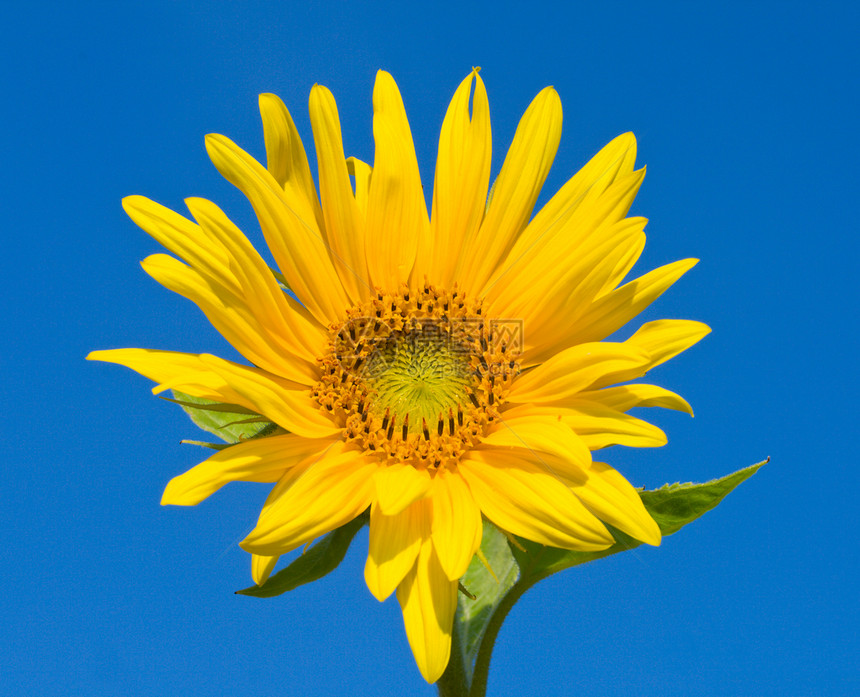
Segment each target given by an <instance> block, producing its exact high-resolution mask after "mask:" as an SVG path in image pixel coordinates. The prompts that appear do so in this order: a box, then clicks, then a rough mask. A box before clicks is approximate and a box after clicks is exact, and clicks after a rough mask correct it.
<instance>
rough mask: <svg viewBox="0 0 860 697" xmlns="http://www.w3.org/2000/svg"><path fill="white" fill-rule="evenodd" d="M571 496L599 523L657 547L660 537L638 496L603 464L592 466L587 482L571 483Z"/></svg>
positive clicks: (619, 476)
mask: <svg viewBox="0 0 860 697" xmlns="http://www.w3.org/2000/svg"><path fill="white" fill-rule="evenodd" d="M570 486H571V488H572V490H573V493H574V494H576V496H577V497H578V498H579V500H580V501H582V502H583V503H584V504H585V505H586V506H587V507H588V510H590V511H591V512H592V513H594V514H595V515H596V516H597V517H598V518H600V519H601V520H603V521H605V522H607V523H609V524H610V525H612V526H613V527H616V528H618V529H619V530H621V531H622V532H626V533H627V534H628V535H630V536H631V537H635V538H636V539H637V540H640V541H642V542H644V543H646V544H649V545H654V546H658V545H659V544H660V539H661V537H662V535H661V534H660V528H659V527H658V525H657V523H656V522H655V521H654V519H653V518H652V517H651V515H650V514H649V513H648V511H647V510H645V506H643V505H642V499H641V498H639V494H637V493H636V490H635V489H634V488H633V487H632V486H631V485H630V483H629V482H628V481H627V480H626V479H625V478H624V477H622V476H621V474H620V473H618V472H617V471H616V470H614V469H612V468H611V467H610V466H609V465H607V464H604V463H603V462H595V463H593V464H592V466H591V469H590V470H589V472H588V479H587V480H586V481H585V482H582V483H575V482H571V483H570Z"/></svg>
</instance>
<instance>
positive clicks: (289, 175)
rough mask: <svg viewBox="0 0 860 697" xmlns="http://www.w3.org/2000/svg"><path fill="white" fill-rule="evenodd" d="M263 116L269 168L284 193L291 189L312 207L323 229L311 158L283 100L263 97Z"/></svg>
mask: <svg viewBox="0 0 860 697" xmlns="http://www.w3.org/2000/svg"><path fill="white" fill-rule="evenodd" d="M259 103H260V116H261V117H262V119H263V138H264V139H265V141H266V167H267V169H268V170H269V173H270V174H271V175H272V177H274V179H275V181H276V182H278V184H279V185H280V186H281V188H283V189H287V188H291V189H293V190H295V191H296V192H297V194H298V195H299V196H300V197H301V198H303V199H304V200H306V201H308V203H310V205H311V208H313V211H314V218H316V221H317V225H318V226H319V227H322V226H323V217H322V211H321V210H320V204H319V201H318V200H317V190H316V187H315V186H314V179H313V176H312V175H311V168H310V166H309V165H308V156H307V154H306V153H305V146H304V145H303V144H302V139H301V136H299V131H298V129H297V128H296V124H295V123H293V117H292V116H290V112H289V111H288V110H287V107H286V105H285V104H284V103H283V102H282V101H281V98H280V97H278V96H277V95H275V94H261V95H260V98H259Z"/></svg>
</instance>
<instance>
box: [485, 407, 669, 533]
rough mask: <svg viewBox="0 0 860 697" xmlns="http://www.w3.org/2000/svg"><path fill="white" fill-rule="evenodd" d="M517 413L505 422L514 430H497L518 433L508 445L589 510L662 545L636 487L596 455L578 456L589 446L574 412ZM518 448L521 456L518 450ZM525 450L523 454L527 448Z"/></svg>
mask: <svg viewBox="0 0 860 697" xmlns="http://www.w3.org/2000/svg"><path fill="white" fill-rule="evenodd" d="M513 411H514V412H515V413H519V414H522V416H513V417H508V418H506V419H505V422H506V424H507V425H509V426H511V428H508V429H500V430H499V431H497V432H496V433H495V434H494V435H499V434H503V433H505V432H507V433H513V434H515V437H514V438H507V439H503V441H502V442H503V443H504V444H506V445H513V446H514V447H516V448H526V449H527V450H528V451H529V453H530V454H531V455H532V456H533V460H534V461H535V462H539V463H540V465H541V466H542V467H543V468H544V470H545V471H546V472H547V473H549V474H551V475H552V476H553V477H555V478H556V479H557V480H558V481H559V482H561V483H563V484H564V485H565V486H567V487H569V488H570V489H571V491H573V493H574V494H576V496H577V498H578V499H579V500H580V501H581V502H582V503H583V504H584V505H585V507H586V508H587V510H588V511H589V512H591V513H592V514H594V515H595V516H597V517H598V518H599V519H600V520H602V521H604V522H606V523H609V524H610V525H614V526H615V527H617V528H619V529H620V530H623V531H624V532H626V533H628V534H629V535H632V536H633V537H635V538H636V539H639V540H642V541H644V542H648V543H649V544H659V543H660V531H659V528H658V527H657V524H656V523H655V522H654V520H653V519H652V518H651V516H650V515H649V514H648V512H647V511H646V510H645V507H644V506H643V505H642V501H641V499H640V498H639V496H638V494H636V491H635V490H634V489H633V487H631V486H630V484H628V483H627V481H626V480H625V479H624V478H623V477H622V476H621V475H620V474H618V473H617V472H615V470H612V468H610V467H608V466H607V465H604V464H602V463H597V464H592V463H591V456H590V454H588V456H587V458H583V457H582V456H581V454H580V455H578V454H577V450H578V449H581V448H582V447H583V446H582V444H581V441H580V440H579V438H578V436H577V434H575V433H574V430H575V429H571V427H570V426H569V422H568V419H567V418H566V417H565V416H563V414H565V413H566V412H568V411H569V410H559V416H561V419H560V420H559V419H558V416H556V415H554V414H552V413H551V410H550V409H549V408H546V407H543V408H540V407H531V406H529V407H520V408H518V409H515V410H513ZM616 413H618V412H616ZM619 416H620V417H621V418H622V419H623V418H625V417H626V415H625V414H620V413H619ZM643 423H644V422H643ZM646 425H647V424H646ZM652 428H653V427H652ZM658 430H659V429H658ZM490 440H493V439H491V438H488V439H486V440H485V441H484V443H488V442H489V441H490ZM512 452H513V454H517V451H516V450H514V451H512ZM519 454H520V455H522V451H520V453H519Z"/></svg>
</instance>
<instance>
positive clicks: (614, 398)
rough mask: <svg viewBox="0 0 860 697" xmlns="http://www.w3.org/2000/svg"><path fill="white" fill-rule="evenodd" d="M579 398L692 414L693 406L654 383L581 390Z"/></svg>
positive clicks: (620, 407) (622, 408) (622, 407)
mask: <svg viewBox="0 0 860 697" xmlns="http://www.w3.org/2000/svg"><path fill="white" fill-rule="evenodd" d="M579 398H581V399H584V400H588V401H591V402H599V403H600V404H602V405H604V406H606V407H610V408H611V409H617V410H618V411H625V412H626V411H628V410H630V409H633V408H634V407H663V408H664V409H674V410H675V411H683V412H686V413H687V414H689V415H690V416H692V415H693V408H692V407H691V406H690V405H689V403H688V402H687V400H685V399H684V398H683V397H681V395H678V394H675V393H674V392H670V391H669V390H667V389H664V388H662V387H657V386H656V385H616V386H615V387H606V388H604V389H602V390H594V391H587V392H581V393H580V394H579Z"/></svg>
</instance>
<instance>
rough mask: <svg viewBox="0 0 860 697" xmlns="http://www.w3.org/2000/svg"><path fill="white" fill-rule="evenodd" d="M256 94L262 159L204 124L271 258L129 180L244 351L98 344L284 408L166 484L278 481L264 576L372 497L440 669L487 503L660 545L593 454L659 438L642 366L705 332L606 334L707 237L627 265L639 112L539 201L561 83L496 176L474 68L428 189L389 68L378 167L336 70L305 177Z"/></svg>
mask: <svg viewBox="0 0 860 697" xmlns="http://www.w3.org/2000/svg"><path fill="white" fill-rule="evenodd" d="M260 110H261V114H262V117H263V130H264V136H265V143H266V163H265V165H263V164H261V163H259V162H257V161H256V160H255V159H254V158H253V157H251V156H250V155H249V154H248V153H247V152H245V151H244V150H242V149H241V148H240V147H239V146H238V145H236V144H235V143H233V142H232V141H230V140H229V139H228V138H226V137H224V136H220V135H210V136H208V137H207V140H206V147H207V150H208V152H209V155H210V156H211V158H212V161H213V163H214V164H215V166H216V167H217V168H218V169H219V171H220V172H221V173H222V174H223V175H224V176H225V177H226V178H227V179H228V180H229V181H230V182H232V183H233V184H235V185H236V186H237V187H238V188H239V189H240V190H241V191H242V192H243V193H244V194H245V195H246V196H247V198H248V199H249V201H250V203H251V205H252V207H253V208H254V211H255V212H256V214H257V218H258V220H259V223H260V227H261V230H262V233H263V235H264V237H265V239H266V243H267V244H268V247H269V250H270V251H271V253H272V256H273V257H274V259H275V261H276V263H277V266H278V271H276V272H272V270H271V269H270V268H269V267H268V266H267V264H266V263H265V262H264V261H263V259H262V258H261V257H260V255H259V254H258V253H257V251H256V250H255V249H254V247H253V246H252V245H251V243H250V242H249V241H248V239H247V238H246V237H245V235H244V234H243V233H242V232H241V231H240V230H239V229H238V228H237V227H236V226H235V225H234V224H233V223H232V222H231V221H230V219H229V218H228V217H227V216H226V215H225V214H224V212H223V211H221V209H219V208H218V207H217V206H216V205H215V204H213V203H211V202H209V201H205V200H202V199H189V200H188V201H187V205H188V208H189V211H190V213H191V216H190V217H185V216H183V215H180V214H178V213H175V212H173V211H171V210H169V209H167V208H165V207H163V206H160V205H159V204H157V203H155V202H153V201H150V200H149V199H145V198H143V197H140V196H132V197H129V198H127V199H125V201H124V202H123V203H124V206H125V209H126V211H127V212H128V213H129V215H130V216H131V217H132V219H133V220H134V221H135V222H136V223H137V224H138V225H140V226H141V227H142V228H143V229H144V230H146V231H147V232H148V233H150V234H151V235H152V236H153V237H154V238H155V239H157V240H158V241H159V242H161V243H162V244H163V245H164V246H165V247H167V249H168V250H169V251H171V252H173V254H174V255H175V256H170V255H166V254H156V255H153V256H151V257H149V258H148V259H146V260H145V261H144V263H143V267H144V270H145V271H146V272H147V273H149V274H150V275H151V276H153V277H154V278H155V279H156V280H157V281H158V282H160V283H161V284H162V285H164V286H166V287H167V288H169V289H170V290H173V291H175V292H177V293H179V294H181V295H183V296H185V297H187V298H189V299H190V300H192V301H193V302H195V303H196V304H197V305H198V306H199V307H200V308H201V310H203V312H204V313H205V314H206V316H207V317H208V319H209V320H210V321H211V322H212V324H213V325H214V326H215V327H216V328H217V329H218V330H219V331H220V332H221V333H222V334H223V336H224V337H225V338H226V339H227V340H228V341H229V342H230V343H231V344H232V345H233V346H234V347H235V348H236V349H237V350H238V351H239V352H240V353H241V354H242V355H243V356H244V357H245V359H246V360H247V363H236V362H232V361H227V360H223V359H220V358H217V357H215V356H212V355H209V354H183V353H174V352H169V351H153V350H144V349H119V350H113V351H96V352H94V353H93V354H91V355H90V358H94V359H98V360H104V361H111V362H114V363H120V364H123V365H126V366H128V367H130V368H133V369H134V370H137V371H138V372H140V373H142V374H143V375H146V376H147V377H149V378H151V379H153V380H154V381H155V382H156V383H157V387H156V388H155V389H156V391H159V390H165V389H168V388H171V389H175V390H179V391H181V392H183V393H186V394H188V395H190V396H191V397H194V398H197V399H201V400H207V401H210V402H215V403H218V404H220V405H225V406H224V408H226V409H228V410H233V412H234V413H239V414H246V415H248V416H249V417H250V418H251V419H259V420H262V421H266V422H269V423H271V424H273V425H274V427H275V428H269V429H267V430H266V431H265V432H264V433H262V434H261V435H263V436H265V437H259V438H253V439H249V440H243V441H240V442H237V443H234V444H231V445H230V446H229V447H225V448H223V449H221V450H219V451H218V452H217V453H216V454H215V455H213V456H212V457H210V458H209V459H207V460H205V461H204V462H202V463H201V464H199V465H198V466H196V467H194V468H193V469H191V470H190V471H188V472H186V473H185V474H182V475H180V476H178V477H176V478H174V479H173V480H172V481H171V482H170V483H169V484H168V486H167V489H166V490H165V492H164V497H163V503H168V504H177V505H193V504H196V503H198V502H199V501H201V500H203V499H204V498H206V497H207V496H209V495H211V494H212V493H214V492H215V491H217V490H218V489H219V488H220V487H221V486H223V485H224V484H226V483H228V482H232V481H254V482H265V483H269V484H273V485H274V486H273V487H272V489H271V492H270V493H269V496H268V498H267V499H266V501H265V503H264V505H263V508H262V512H261V514H260V518H259V520H258V522H257V525H256V526H255V528H254V529H253V530H252V532H251V533H250V534H249V535H248V536H247V537H246V538H245V540H243V541H242V543H241V546H242V547H243V548H244V549H246V550H247V551H249V552H251V554H252V573H253V577H254V580H255V581H256V582H257V583H264V582H265V580H266V579H267V577H268V576H269V574H270V573H271V572H272V570H273V568H274V567H275V565H276V564H277V562H278V558H279V557H280V556H281V555H283V554H286V553H288V552H290V551H292V550H295V549H297V548H298V547H301V546H303V545H306V544H308V543H310V542H312V541H313V540H314V539H316V538H318V537H320V536H321V535H325V534H327V533H329V532H331V531H334V530H337V529H339V528H341V527H342V526H344V525H346V524H348V523H350V522H351V521H353V520H355V519H356V518H357V517H359V516H361V515H362V514H363V513H365V512H367V511H369V513H370V533H369V535H370V541H369V553H368V559H367V564H366V566H365V580H366V582H367V585H368V588H369V589H370V591H371V592H372V593H373V594H374V595H375V596H376V597H377V598H379V599H380V600H383V599H385V598H387V597H388V596H389V595H391V594H392V593H393V592H395V591H396V593H397V598H398V600H399V602H400V605H401V607H402V610H403V618H404V624H405V628H406V634H407V638H408V640H409V643H410V645H411V647H412V649H413V652H414V654H415V658H416V661H417V663H418V667H419V669H420V670H421V673H422V675H423V676H424V677H425V678H426V679H427V680H428V681H429V682H434V681H435V680H437V679H438V678H439V677H440V675H441V674H442V672H443V671H444V669H445V666H446V665H447V662H448V658H449V654H450V647H451V631H452V622H453V618H454V613H455V610H456V607H457V598H458V591H457V584H458V579H460V578H461V576H462V575H463V574H464V573H465V571H466V569H467V567H468V566H469V563H470V561H471V560H472V557H473V555H474V554H475V552H476V550H478V548H479V546H480V543H481V536H482V520H483V519H487V520H489V521H491V522H492V523H494V524H495V525H496V526H497V527H499V528H500V529H502V530H503V531H505V532H506V533H508V534H511V535H517V536H520V537H522V538H525V539H527V540H531V541H533V542H536V543H539V544H543V545H549V546H554V547H559V548H564V549H571V550H581V551H595V550H603V549H606V548H607V547H609V546H610V545H612V544H613V542H614V539H613V537H612V534H611V533H610V531H609V529H608V528H607V525H608V526H611V527H614V528H617V529H618V530H621V531H623V532H624V533H626V534H628V535H630V536H632V537H634V538H636V539H638V540H640V541H643V542H647V543H649V544H654V545H656V544H659V542H660V531H659V528H658V527H657V525H656V523H655V522H654V520H653V519H652V518H651V517H650V515H649V514H648V512H647V511H646V510H645V508H644V507H643V505H642V502H641V500H640V498H639V496H638V494H637V493H636V491H635V490H634V488H633V487H632V486H631V485H630V484H629V483H628V482H627V481H626V480H625V479H624V478H623V477H622V476H621V475H620V474H619V473H618V472H616V471H615V470H614V469H612V468H611V467H609V466H608V465H606V464H604V463H600V462H596V461H594V460H593V459H592V452H593V451H597V450H600V449H602V448H605V447H608V446H611V445H623V446H638V447H651V446H657V445H662V444H663V443H665V442H666V438H665V435H664V434H663V432H662V431H661V430H660V429H658V428H656V427H654V426H652V425H651V424H649V423H647V422H646V421H643V420H641V419H639V418H637V417H634V416H632V415H631V414H630V413H629V412H630V410H631V409H632V408H634V407H646V406H660V407H666V408H670V409H678V410H682V411H690V407H689V405H688V404H687V403H686V402H685V401H684V400H683V399H682V398H681V397H679V396H678V395H676V394H674V393H673V392H670V391H668V390H666V389H664V388H662V387H657V386H655V385H651V384H644V383H637V382H633V381H635V380H636V379H637V378H639V377H641V376H642V375H644V374H645V373H646V372H647V371H648V370H650V369H651V368H653V367H655V366H657V365H660V364H661V363H663V362H664V361H666V360H668V359H670V358H672V357H673V356H675V355H676V354H678V353H680V352H681V351H683V350H684V349H686V348H688V347H689V346H691V345H692V344H694V343H695V342H696V341H698V340H699V339H701V338H702V337H703V336H704V335H705V334H706V333H707V332H708V331H709V330H708V328H707V327H706V326H705V325H703V324H701V323H698V322H691V321H686V320H661V321H657V322H649V323H646V324H644V325H642V326H641V327H639V328H638V330H636V331H635V332H632V333H631V334H630V335H629V336H628V338H627V339H625V340H624V341H606V337H608V336H610V335H612V334H614V333H616V332H618V331H619V330H622V329H623V327H624V326H625V325H626V324H627V323H628V322H629V321H630V320H632V319H633V318H634V317H635V316H636V315H637V314H639V313H640V312H641V311H642V310H643V309H644V308H645V307H647V306H648V305H649V304H650V303H651V302H653V301H654V300H655V299H656V298H657V297H659V296H660V295H661V294H662V293H663V292H664V291H665V290H666V289H667V288H669V287H670V286H671V285H672V284H673V283H674V282H675V281H676V280H677V279H678V278H680V276H681V275H683V273H684V272H685V271H687V270H688V269H689V268H691V267H692V266H693V265H694V264H695V260H691V259H688V260H684V261H680V262H675V263H674V264H669V265H667V266H664V267H662V268H659V269H656V270H654V271H651V272H649V273H646V274H644V275H642V276H640V277H638V278H635V279H633V280H631V281H626V282H625V278H626V277H627V275H628V274H629V273H630V271H631V269H632V268H633V266H634V264H635V263H636V261H637V259H638V258H639V255H640V254H641V252H642V249H643V246H644V242H645V235H644V232H643V230H644V227H645V223H646V221H645V219H644V218H640V217H628V215H627V214H628V211H629V209H630V206H631V204H632V202H633V199H634V197H635V195H636V192H637V191H638V188H639V186H640V184H641V182H642V178H643V175H644V170H641V169H640V170H637V169H635V155H636V143H635V139H634V138H633V136H632V135H631V134H624V135H621V136H619V137H617V138H616V139H614V140H613V141H612V142H610V143H609V144H608V145H607V146H606V147H605V148H603V149H602V150H601V151H600V152H599V153H597V155H595V157H594V158H592V160H591V161H590V162H588V163H587V164H586V165H585V167H584V168H583V169H582V170H580V171H579V172H578V173H577V174H576V175H574V176H573V177H572V178H571V179H570V180H569V181H568V182H567V183H566V184H565V185H564V186H563V187H562V188H561V189H560V190H559V191H558V192H557V193H556V194H555V195H554V196H553V197H551V198H550V200H549V201H548V202H547V204H546V205H545V206H544V207H543V208H542V209H540V210H539V211H538V212H537V213H536V214H535V213H534V206H535V203H536V200H537V197H538V194H539V192H540V189H541V186H542V185H543V183H544V180H545V178H546V176H547V173H548V171H549V167H550V165H551V163H552V161H553V158H554V156H555V152H556V149H557V147H558V143H559V139H560V136H561V118H562V117H561V102H560V100H559V98H558V95H557V94H556V92H555V91H554V90H553V89H551V88H547V89H545V90H543V91H542V92H541V93H540V94H538V96H537V97H536V98H535V99H534V101H533V102H532V104H531V105H530V106H529V108H528V109H527V110H526V112H525V114H524V116H523V118H522V120H521V121H520V124H519V126H518V128H517V131H516V134H515V136H514V139H513V142H512V144H511V146H510V148H509V149H508V152H507V155H506V157H505V159H504V162H503V164H502V167H501V170H500V172H499V175H498V177H497V179H496V181H495V183H494V185H493V187H492V195H490V187H489V179H490V160H491V157H490V155H491V149H492V148H491V132H490V121H489V107H488V101H487V94H486V91H485V88H484V84H483V82H482V80H481V78H480V76H479V75H478V73H477V71H473V72H472V73H471V74H470V75H469V76H468V77H467V78H466V79H465V80H463V82H462V83H461V84H460V86H459V88H458V89H457V90H456V92H455V94H454V97H453V100H452V101H451V104H450V106H449V108H448V112H447V114H446V116H445V119H444V122H443V124H442V132H441V136H440V139H439V151H438V159H437V163H436V175H435V180H434V186H433V195H432V201H431V204H430V207H429V212H428V206H427V202H426V201H425V198H424V189H423V186H422V183H421V178H420V174H419V169H418V163H417V158H416V155H415V149H414V146H413V143H412V135H411V131H410V128H409V124H408V121H407V119H406V111H405V108H404V105H403V102H402V99H401V97H400V92H399V90H398V89H397V86H396V84H395V83H394V80H393V79H392V77H391V76H390V75H388V74H387V73H385V72H380V73H379V74H378V76H377V81H376V86H375V88H374V91H373V111H374V115H373V133H374V139H375V143H376V151H375V155H374V162H373V165H372V166H371V165H370V164H367V163H365V162H362V161H361V160H358V159H356V158H352V157H350V158H347V157H346V156H345V154H344V149H343V143H342V139H341V129H340V121H339V116H338V112H337V106H336V104H335V102H334V98H333V96H332V95H331V93H330V92H329V91H328V90H327V89H326V88H324V87H321V86H315V87H314V88H313V89H312V91H311V98H310V116H311V125H312V127H313V135H314V145H315V149H316V157H317V164H318V179H317V181H315V180H314V177H313V176H312V174H311V170H310V167H309V164H308V158H307V155H306V152H305V149H304V146H303V144H302V140H301V138H300V136H299V133H298V131H297V129H296V127H295V125H294V123H293V120H292V117H291V116H290V113H289V111H288V110H287V108H286V106H285V105H284V104H283V102H281V100H280V99H278V98H277V97H275V96H274V95H270V94H266V95H262V96H261V97H260ZM177 257H178V258H177ZM285 287H286V288H289V290H290V293H286V292H285V290H284V289H285ZM511 318H515V319H511Z"/></svg>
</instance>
